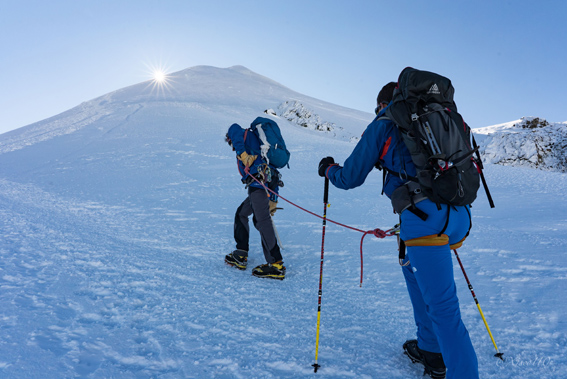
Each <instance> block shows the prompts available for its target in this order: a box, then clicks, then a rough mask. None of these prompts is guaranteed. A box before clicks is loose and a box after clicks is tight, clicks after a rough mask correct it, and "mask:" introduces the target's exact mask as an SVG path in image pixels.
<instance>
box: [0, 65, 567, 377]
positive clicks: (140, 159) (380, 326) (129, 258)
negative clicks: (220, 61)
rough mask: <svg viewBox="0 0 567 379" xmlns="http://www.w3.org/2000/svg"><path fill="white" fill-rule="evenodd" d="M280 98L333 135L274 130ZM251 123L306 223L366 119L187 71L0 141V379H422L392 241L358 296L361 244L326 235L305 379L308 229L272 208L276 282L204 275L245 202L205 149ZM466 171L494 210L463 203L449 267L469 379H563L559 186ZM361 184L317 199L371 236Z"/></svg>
mask: <svg viewBox="0 0 567 379" xmlns="http://www.w3.org/2000/svg"><path fill="white" fill-rule="evenodd" d="M296 101H298V102H299V103H300V104H301V105H302V107H303V108H304V109H307V110H308V113H310V114H312V115H316V116H317V117H318V118H315V117H314V118H313V119H315V120H318V121H317V123H318V122H321V123H322V124H323V123H328V124H325V125H334V126H335V127H337V129H335V132H333V131H327V132H323V131H320V130H317V127H311V126H313V125H312V124H309V125H310V127H304V126H300V124H301V122H300V123H298V122H296V120H295V119H292V121H288V118H284V117H283V116H282V114H283V112H282V110H283V109H284V108H285V109H288V108H286V107H285V106H284V107H280V106H281V105H282V104H285V103H286V102H290V103H288V104H292V103H293V104H295V103H294V102H296ZM303 108H301V109H303ZM267 109H272V110H274V111H275V113H276V114H275V115H271V116H269V117H273V118H274V119H275V120H277V122H278V123H279V124H280V126H281V129H282V133H283V135H284V137H285V139H286V142H287V145H288V148H289V149H290V151H291V153H292V156H291V161H290V166H291V169H289V170H288V169H283V170H282V173H283V180H284V182H285V187H284V188H282V191H281V194H282V195H283V196H284V197H286V198H288V199H289V200H291V201H294V202H296V203H298V204H300V205H301V206H303V207H305V208H307V209H309V210H311V211H314V212H317V213H322V210H323V204H322V201H323V199H322V195H323V194H322V192H323V180H322V179H321V178H320V177H318V175H317V164H318V162H319V160H320V159H321V157H323V156H326V155H333V156H334V157H335V159H336V160H337V161H339V162H343V161H344V160H345V158H346V157H348V155H349V153H350V151H351V150H352V149H353V147H354V144H353V142H352V141H350V139H351V138H350V137H349V135H352V136H359V135H360V133H361V132H362V131H363V130H364V128H365V126H366V125H367V124H368V123H369V122H370V121H371V119H372V114H370V113H368V114H366V113H361V112H358V111H354V110H350V109H346V108H343V107H339V106H336V105H332V104H328V103H324V102H322V101H319V100H316V99H312V98H309V97H307V96H304V95H301V94H298V93H295V92H293V91H292V90H290V89H287V88H285V87H283V86H281V85H279V84H278V83H275V82H273V81H271V80H269V79H267V78H264V77H261V76H259V75H257V74H255V73H253V72H250V71H249V70H247V69H245V68H243V67H239V66H237V67H231V68H228V69H218V68H213V67H204V66H200V67H194V68H191V69H188V70H184V71H181V72H179V73H176V74H174V75H173V76H172V78H171V85H170V87H169V89H168V90H165V91H162V92H159V91H156V90H155V89H154V88H152V86H151V83H141V84H139V85H136V86H132V87H128V88H125V89H122V90H119V91H116V92H113V93H110V94H108V95H105V96H103V97H101V98H98V99H94V100H92V101H90V102H87V103H84V104H81V105H80V106H78V107H77V108H74V109H71V110H69V111H68V112H65V113H63V114H61V115H58V116H55V117H52V118H50V119H48V120H45V121H42V122H40V123H37V124H33V125H30V126H27V127H25V128H21V129H18V130H16V131H13V132H10V133H6V134H3V135H0V231H1V237H0V301H1V304H2V307H1V308H0V377H5V378H302V377H313V376H317V377H325V378H412V377H415V378H421V377H422V376H421V374H422V372H421V371H420V370H419V368H418V367H417V366H415V365H412V364H411V363H409V361H408V360H407V358H406V357H405V356H403V355H402V353H401V345H402V343H403V342H404V341H405V340H406V339H407V338H413V337H414V332H415V331H414V325H412V324H413V323H412V316H411V305H410V303H409V298H408V296H407V292H406V289H405V286H404V282H403V278H402V274H401V271H400V268H399V266H398V263H397V252H396V243H395V240H394V239H393V238H387V239H382V240H379V239H376V238H373V239H371V238H370V237H368V238H366V240H365V243H364V253H365V255H364V273H365V275H364V284H363V286H362V288H360V287H359V286H358V280H359V277H358V275H359V270H360V261H359V259H360V258H359V243H360V237H361V233H358V232H354V231H351V230H348V229H345V228H342V227H339V226H337V225H334V224H328V226H327V234H326V237H325V266H324V281H323V306H322V313H321V334H320V342H319V364H320V365H321V369H320V370H319V371H318V373H317V374H313V369H312V367H311V365H312V364H313V363H314V354H315V334H316V322H317V321H316V312H317V292H318V281H319V264H320V254H321V220H320V219H317V218H315V217H313V216H311V215H309V214H307V213H305V212H303V211H301V210H298V209H297V208H295V207H293V206H291V205H289V204H287V203H285V202H284V201H283V200H282V201H281V202H280V205H281V206H283V208H284V210H281V211H278V213H277V214H276V216H275V222H276V224H277V227H278V231H279V234H280V237H281V239H282V242H283V245H284V250H283V255H284V259H285V264H286V266H287V270H288V272H287V277H286V279H285V280H284V281H281V282H280V281H269V280H261V279H258V278H254V277H252V276H251V275H250V270H248V271H246V272H242V271H239V270H235V269H232V268H230V267H227V266H226V265H225V264H224V262H223V256H224V254H226V253H228V252H230V251H231V249H232V248H233V244H234V243H233V240H232V221H233V215H234V211H235V210H236V207H237V206H238V205H239V204H240V202H241V201H242V200H243V199H244V197H245V190H244V188H243V186H242V185H241V184H240V181H239V175H238V173H237V171H236V167H235V158H234V155H233V154H234V153H233V152H232V151H231V150H230V149H229V147H228V146H227V145H226V144H225V143H224V140H223V137H224V134H225V133H226V129H227V128H228V126H229V125H230V124H231V123H233V122H237V123H240V124H241V125H243V126H245V125H248V124H249V123H250V122H251V121H252V120H253V119H254V118H255V117H257V116H260V115H262V116H266V114H264V113H263V112H264V110H267ZM338 127H340V128H342V129H338ZM336 130H340V131H341V133H340V134H337V133H336ZM485 173H486V176H487V179H488V181H489V185H490V189H491V191H492V194H493V196H494V199H495V202H496V206H497V207H496V208H495V209H489V207H488V205H487V201H486V199H485V198H484V196H483V195H482V194H481V196H480V197H479V199H478V200H477V202H475V204H474V209H473V216H474V218H473V223H474V226H473V230H472V233H471V236H470V237H469V239H468V240H467V242H466V244H465V246H464V247H463V248H462V249H461V250H460V256H461V259H462V261H463V264H464V265H465V267H466V269H467V274H468V276H469V278H470V280H471V282H472V284H473V286H474V288H475V291H476V294H477V297H478V299H479V301H480V304H481V306H482V308H483V311H484V313H485V316H486V318H487V321H488V323H489V325H490V327H491V329H492V332H493V334H494V337H495V339H496V342H497V343H498V347H499V349H500V350H501V351H502V352H504V353H505V356H506V357H507V358H508V359H507V361H506V362H501V361H500V360H498V359H496V358H494V357H493V354H494V353H495V351H494V348H493V346H492V343H491V341H490V338H489V337H488V334H487V332H486V330H485V328H484V325H483V323H482V319H481V318H480V316H479V314H478V311H477V309H476V306H475V304H474V302H473V300H472V298H471V296H470V293H469V291H468V289H467V287H466V283H465V282H464V279H463V277H462V275H461V273H460V272H459V268H458V265H456V266H455V270H456V272H455V277H456V280H457V286H458V289H459V297H460V299H461V307H462V311H463V318H464V321H465V323H466V325H467V326H468V328H469V331H470V333H471V337H472V340H473V344H474V346H475V348H476V351H477V354H478V357H479V362H480V373H481V377H482V378H518V377H520V378H559V377H565V376H567V358H566V356H567V338H566V332H567V327H566V323H565V319H564V317H565V314H566V309H567V306H565V305H564V303H563V301H562V300H561V299H563V297H564V294H565V292H566V290H567V268H566V260H567V259H566V258H565V255H566V254H565V253H566V252H567V248H566V246H567V242H566V241H567V238H566V237H567V216H565V215H566V214H567V206H566V202H565V201H562V198H563V197H562V195H563V192H564V189H565V188H567V176H566V175H565V174H562V173H557V172H545V171H536V170H533V169H529V168H523V167H505V166H499V165H491V164H488V165H487V169H486V172H485ZM380 186H381V174H380V173H378V172H377V173H373V174H371V175H370V176H369V178H368V179H367V181H366V183H365V185H363V186H361V187H359V188H357V189H354V190H350V191H342V190H338V189H335V188H331V191H330V202H331V207H330V208H329V209H328V212H327V215H328V217H329V218H331V219H333V220H336V221H339V222H342V223H345V224H347V225H351V226H354V227H357V228H360V229H364V230H368V229H374V228H382V229H386V228H389V227H391V226H392V225H393V224H394V223H395V222H396V217H395V215H393V214H392V212H391V208H390V205H389V202H388V200H387V199H386V198H385V197H380V196H379V194H380ZM251 237H252V239H251V253H250V257H249V259H250V265H252V266H254V265H256V264H260V263H263V262H262V259H263V258H262V254H261V249H260V243H259V236H258V234H257V233H256V232H253V233H252V236H251Z"/></svg>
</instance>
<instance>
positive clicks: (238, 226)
mask: <svg viewBox="0 0 567 379" xmlns="http://www.w3.org/2000/svg"><path fill="white" fill-rule="evenodd" d="M251 215H253V217H252V222H253V224H254V227H255V228H256V229H257V230H258V231H259V232H260V237H261V238H262V249H263V251H264V257H265V258H266V262H268V263H275V262H279V261H281V260H282V255H281V253H280V247H279V246H278V241H277V238H276V233H275V231H274V224H273V223H272V217H271V216H270V202H269V198H268V196H266V191H265V190H264V189H262V188H255V187H248V197H247V198H246V199H244V201H243V202H242V204H240V206H239V207H238V209H237V210H236V214H235V216H234V240H235V241H236V248H237V249H238V250H243V251H246V252H247V251H248V249H249V245H248V241H249V238H250V227H249V226H248V218H249V217H250V216H251Z"/></svg>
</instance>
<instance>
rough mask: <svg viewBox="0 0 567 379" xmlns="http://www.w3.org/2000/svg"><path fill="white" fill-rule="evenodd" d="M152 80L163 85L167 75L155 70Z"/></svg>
mask: <svg viewBox="0 0 567 379" xmlns="http://www.w3.org/2000/svg"><path fill="white" fill-rule="evenodd" d="M154 80H155V81H156V82H157V83H165V81H166V80H167V75H165V73H164V72H163V71H161V70H156V71H154Z"/></svg>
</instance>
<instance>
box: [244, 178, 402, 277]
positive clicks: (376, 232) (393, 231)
mask: <svg viewBox="0 0 567 379" xmlns="http://www.w3.org/2000/svg"><path fill="white" fill-rule="evenodd" d="M245 172H246V173H247V174H248V175H250V173H249V172H248V168H246V169H245ZM250 177H251V178H252V179H254V180H255V181H256V182H257V183H258V184H260V185H261V186H262V187H264V189H265V190H266V191H268V192H271V193H272V194H274V195H275V196H277V197H279V198H281V199H282V200H284V201H286V202H288V203H290V204H291V205H293V206H294V207H296V208H299V209H301V210H302V211H304V212H307V213H309V214H310V215H313V216H315V217H319V218H320V219H324V218H323V216H320V215H318V214H317V213H314V212H311V211H309V210H307V209H305V208H303V207H301V206H299V205H297V204H295V203H294V202H292V201H290V200H288V199H286V198H285V197H283V196H281V195H280V194H278V193H276V192H274V191H272V190H271V189H269V188H268V187H267V186H266V185H265V184H264V183H262V182H261V181H260V180H258V178H256V177H255V176H254V175H250ZM326 219H327V222H332V223H333V224H336V225H339V226H342V227H343V228H347V229H351V230H354V231H357V232H360V233H363V234H362V238H361V239H360V287H362V275H363V257H362V255H363V254H362V245H363V243H364V237H366V235H368V234H372V235H374V236H375V237H376V238H386V237H390V236H395V235H396V229H395V228H392V229H388V230H386V231H384V230H381V229H374V230H368V231H364V230H362V229H358V228H354V227H352V226H348V225H345V224H341V223H340V222H337V221H333V220H331V219H329V218H326Z"/></svg>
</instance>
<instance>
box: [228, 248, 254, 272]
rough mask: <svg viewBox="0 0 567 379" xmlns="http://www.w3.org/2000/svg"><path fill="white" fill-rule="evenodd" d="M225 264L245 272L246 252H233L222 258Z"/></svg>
mask: <svg viewBox="0 0 567 379" xmlns="http://www.w3.org/2000/svg"><path fill="white" fill-rule="evenodd" d="M224 261H225V262H226V264H228V265H231V266H234V267H236V268H237V269H239V270H246V265H247V264H248V252H247V251H244V250H234V251H233V252H232V253H230V254H227V255H226V256H225V257H224Z"/></svg>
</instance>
